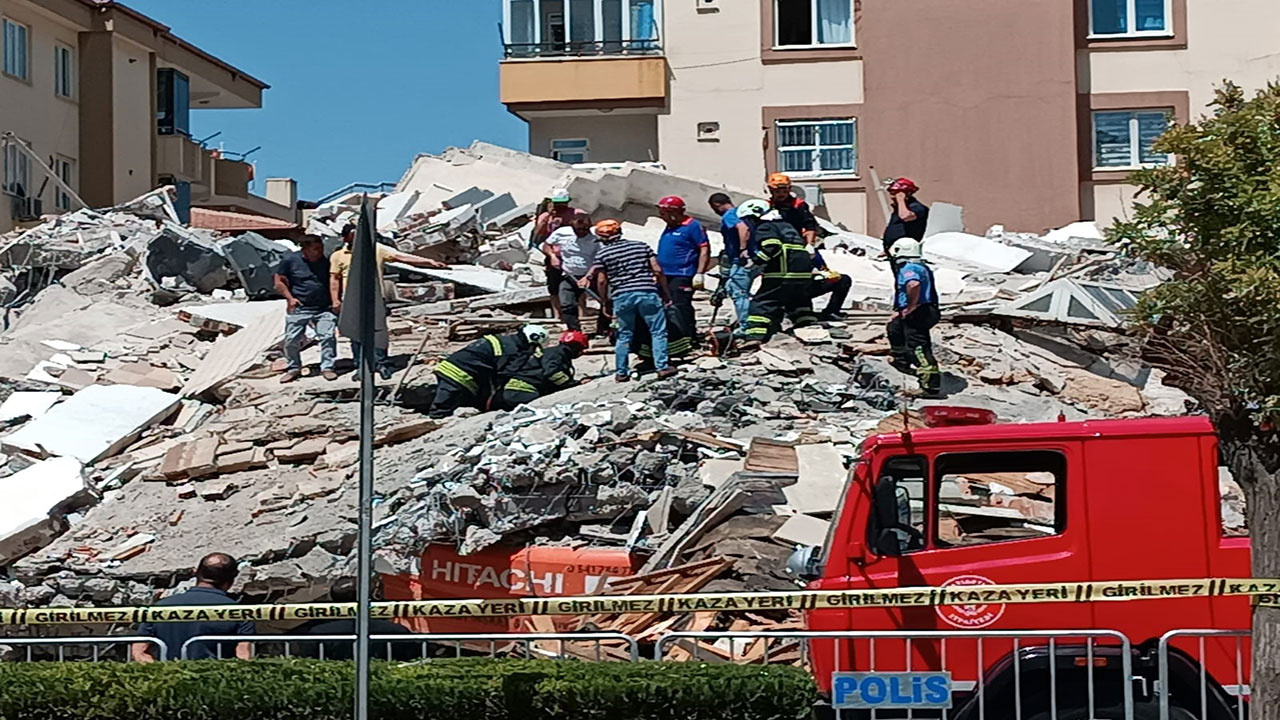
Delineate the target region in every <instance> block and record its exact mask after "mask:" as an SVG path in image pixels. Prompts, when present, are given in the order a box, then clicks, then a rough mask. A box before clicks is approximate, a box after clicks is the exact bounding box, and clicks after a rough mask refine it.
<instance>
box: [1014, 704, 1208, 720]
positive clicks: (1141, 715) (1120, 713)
mask: <svg viewBox="0 0 1280 720" xmlns="http://www.w3.org/2000/svg"><path fill="white" fill-rule="evenodd" d="M1030 720H1052V718H1051V715H1050V714H1049V712H1048V711H1047V710H1046V711H1045V712H1041V713H1036V714H1035V715H1032V716H1031V718H1030ZM1058 720H1125V716H1124V706H1122V705H1111V706H1108V707H1100V708H1098V709H1097V710H1096V711H1094V712H1090V711H1089V708H1087V707H1076V708H1069V709H1066V710H1060V711H1059V712H1058ZM1133 720H1160V706H1159V705H1158V704H1156V703H1134V704H1133ZM1169 720H1197V718H1196V716H1195V715H1192V714H1191V713H1190V712H1188V711H1187V710H1184V709H1183V708H1180V707H1170V708H1169Z"/></svg>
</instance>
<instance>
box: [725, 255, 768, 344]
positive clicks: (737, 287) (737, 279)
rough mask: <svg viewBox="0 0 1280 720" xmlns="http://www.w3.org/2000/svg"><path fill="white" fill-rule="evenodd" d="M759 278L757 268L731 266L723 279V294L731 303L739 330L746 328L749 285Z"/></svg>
mask: <svg viewBox="0 0 1280 720" xmlns="http://www.w3.org/2000/svg"><path fill="white" fill-rule="evenodd" d="M759 276H760V269H759V268H749V267H747V266H745V265H733V266H730V267H729V274H728V276H727V277H725V280H724V290H725V294H726V295H728V296H729V299H730V300H732V301H733V311H734V313H736V314H737V316H738V329H739V330H741V329H743V328H745V327H746V326H747V311H748V310H750V309H751V284H752V283H754V282H755V281H756V278H757V277H759Z"/></svg>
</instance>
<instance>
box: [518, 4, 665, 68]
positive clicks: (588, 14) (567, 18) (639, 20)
mask: <svg viewBox="0 0 1280 720" xmlns="http://www.w3.org/2000/svg"><path fill="white" fill-rule="evenodd" d="M502 11H503V12H502V17H503V22H502V41H503V55H504V57H506V58H507V59H508V60H516V59H524V60H527V59H539V58H564V57H598V56H615V55H623V56H625V55H651V56H652V55H661V54H662V43H661V37H660V36H661V28H662V2H661V0H503V3H502Z"/></svg>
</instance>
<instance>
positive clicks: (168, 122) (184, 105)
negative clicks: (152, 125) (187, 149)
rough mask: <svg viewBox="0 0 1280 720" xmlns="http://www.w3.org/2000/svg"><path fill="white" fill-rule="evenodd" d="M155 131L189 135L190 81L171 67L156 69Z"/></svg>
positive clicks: (166, 133) (161, 133)
mask: <svg viewBox="0 0 1280 720" xmlns="http://www.w3.org/2000/svg"><path fill="white" fill-rule="evenodd" d="M156 133H157V134H159V135H187V136H190V135H191V81H190V80H189V79H188V78H187V76H186V75H184V74H182V73H181V72H179V71H177V70H174V69H173V68H160V69H159V70H156Z"/></svg>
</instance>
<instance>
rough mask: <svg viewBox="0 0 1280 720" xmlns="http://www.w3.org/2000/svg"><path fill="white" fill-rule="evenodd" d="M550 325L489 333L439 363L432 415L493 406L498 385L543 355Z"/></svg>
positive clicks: (528, 326)
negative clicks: (462, 408) (494, 333)
mask: <svg viewBox="0 0 1280 720" xmlns="http://www.w3.org/2000/svg"><path fill="white" fill-rule="evenodd" d="M546 341H547V329H546V328H544V327H542V326H541V325H525V326H524V327H523V328H521V329H520V331H519V332H514V333H510V334H508V335H485V336H484V337H482V338H480V339H479V340H477V341H475V342H473V343H471V344H470V345H468V346H466V347H464V348H462V349H461V350H459V351H457V352H455V353H453V354H452V355H450V356H448V357H447V358H445V359H444V360H441V361H440V362H438V363H436V367H435V374H436V397H435V401H434V402H433V403H432V404H431V413H430V415H431V417H434V418H446V417H449V416H450V415H452V414H453V411H455V410H457V409H458V408H460V407H472V408H475V409H477V410H480V411H485V410H488V409H489V402H490V400H492V398H493V392H494V390H495V389H496V388H500V387H502V386H503V385H504V384H505V383H506V381H507V380H509V379H511V378H512V377H513V375H514V371H516V370H519V369H521V368H523V367H525V366H526V364H527V363H530V362H532V361H533V359H534V358H540V357H541V355H542V344H543V343H544V342H546Z"/></svg>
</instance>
